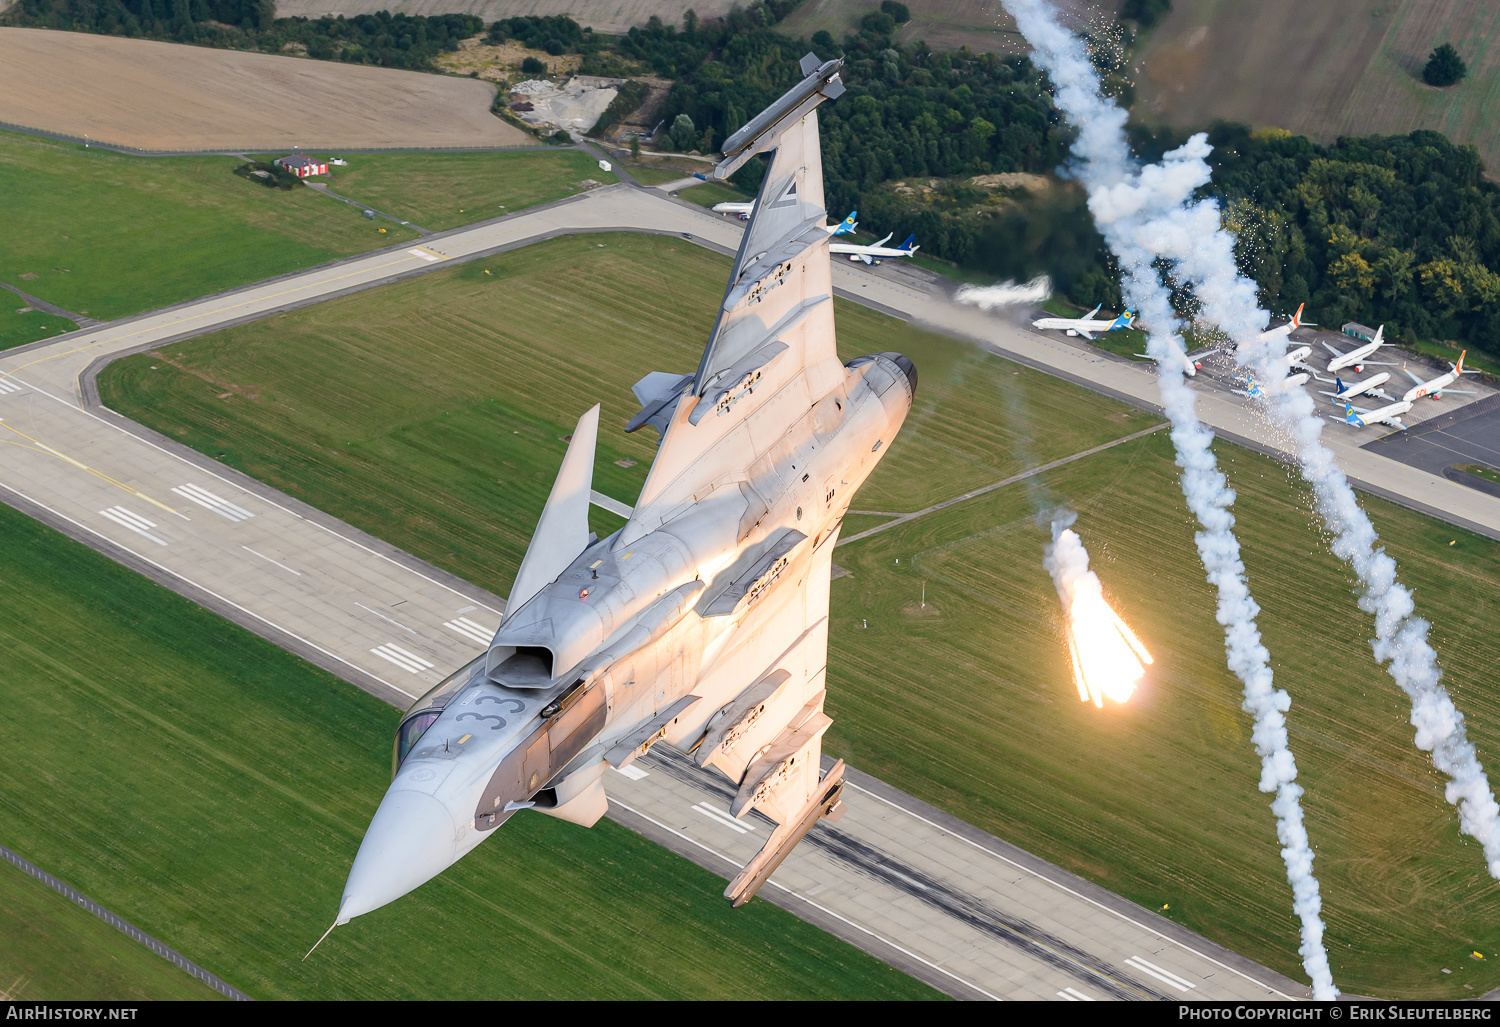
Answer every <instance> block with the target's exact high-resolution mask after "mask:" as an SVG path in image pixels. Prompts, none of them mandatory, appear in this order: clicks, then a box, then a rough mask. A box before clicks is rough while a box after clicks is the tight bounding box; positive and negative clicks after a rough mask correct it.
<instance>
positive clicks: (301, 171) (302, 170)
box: [276, 153, 328, 178]
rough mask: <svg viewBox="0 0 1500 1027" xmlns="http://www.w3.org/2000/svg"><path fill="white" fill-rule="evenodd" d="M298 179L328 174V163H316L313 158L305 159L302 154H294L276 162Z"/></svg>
mask: <svg viewBox="0 0 1500 1027" xmlns="http://www.w3.org/2000/svg"><path fill="white" fill-rule="evenodd" d="M276 163H277V164H280V165H281V166H282V167H284V168H286V169H287V170H288V171H290V172H291V173H292V174H294V175H296V176H297V177H298V178H311V177H312V176H313V175H326V174H328V164H327V162H326V161H316V160H313V159H312V158H311V157H304V156H302V154H300V153H294V154H293V155H292V156H290V157H282V158H280V159H279V160H277V161H276Z"/></svg>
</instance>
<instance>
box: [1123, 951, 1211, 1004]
mask: <svg viewBox="0 0 1500 1027" xmlns="http://www.w3.org/2000/svg"><path fill="white" fill-rule="evenodd" d="M1125 963H1126V964H1127V965H1128V966H1133V967H1135V968H1136V969H1137V970H1139V971H1140V972H1141V973H1143V974H1150V975H1151V976H1152V977H1155V978H1156V979H1157V980H1158V981H1161V982H1162V983H1163V984H1166V985H1169V986H1171V987H1173V988H1176V989H1177V990H1178V991H1180V992H1182V993H1183V994H1184V995H1185V994H1187V992H1188V991H1189V990H1190V989H1192V988H1196V987H1197V985H1196V984H1194V983H1192V982H1191V981H1185V980H1183V979H1182V978H1181V977H1178V976H1177V975H1176V974H1174V973H1173V972H1172V971H1170V970H1164V969H1162V968H1161V967H1159V966H1157V965H1156V964H1155V963H1148V962H1146V960H1144V959H1142V958H1141V957H1140V956H1131V957H1130V958H1129V959H1127V960H1125Z"/></svg>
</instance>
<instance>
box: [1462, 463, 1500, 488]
mask: <svg viewBox="0 0 1500 1027" xmlns="http://www.w3.org/2000/svg"><path fill="white" fill-rule="evenodd" d="M1458 469H1459V470H1460V471H1463V472H1464V473H1465V474H1472V475H1473V476H1474V477H1476V478H1483V479H1484V480H1485V481H1490V482H1494V483H1495V484H1496V485H1500V471H1497V470H1495V468H1493V467H1485V466H1484V465H1483V464H1460V465H1459V467H1458Z"/></svg>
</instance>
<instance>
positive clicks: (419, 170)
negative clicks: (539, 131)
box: [321, 150, 620, 232]
mask: <svg viewBox="0 0 1500 1027" xmlns="http://www.w3.org/2000/svg"><path fill="white" fill-rule="evenodd" d="M348 161H349V165H348V166H347V167H342V168H341V167H329V169H328V171H329V174H328V176H327V177H326V178H323V179H321V181H323V182H324V183H325V184H326V185H327V186H328V188H329V189H331V190H333V191H334V192H336V193H338V194H339V195H341V196H347V197H349V198H350V199H351V200H358V201H359V202H361V203H363V204H365V205H366V206H370V207H375V208H376V209H378V210H381V211H383V212H385V213H387V214H392V215H395V216H396V217H398V218H401V219H402V220H403V221H410V222H411V223H412V224H414V225H421V226H422V227H423V228H425V229H427V230H428V231H432V232H440V231H443V230H445V229H449V228H458V227H459V226H461V225H468V224H473V223H474V222H476V221H485V220H488V219H489V218H495V217H499V216H500V215H502V214H512V213H514V212H516V211H518V210H524V209H525V208H527V207H534V206H536V205H537V204H539V203H550V202H551V201H553V200H560V199H562V198H563V197H565V196H573V195H576V194H578V193H580V192H585V191H587V189H589V188H592V187H591V186H585V185H583V184H582V183H584V182H586V181H588V180H590V179H592V180H593V181H594V182H597V183H599V184H600V185H610V184H612V183H614V182H618V181H619V180H620V178H619V176H618V175H616V174H614V173H613V172H609V171H601V170H600V169H599V162H598V161H597V160H595V159H594V158H593V157H590V156H589V155H588V154H587V153H584V152H583V151H581V150H537V151H533V152H520V153H441V154H433V153H355V154H350V155H349V157H348Z"/></svg>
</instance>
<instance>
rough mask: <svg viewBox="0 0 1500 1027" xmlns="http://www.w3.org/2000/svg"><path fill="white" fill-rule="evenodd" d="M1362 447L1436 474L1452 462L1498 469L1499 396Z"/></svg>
mask: <svg viewBox="0 0 1500 1027" xmlns="http://www.w3.org/2000/svg"><path fill="white" fill-rule="evenodd" d="M1364 448H1365V449H1367V450H1369V451H1371V452H1373V453H1378V454H1379V455H1380V456H1383V457H1385V458H1386V459H1388V460H1399V461H1400V462H1401V463H1404V464H1408V465H1410V466H1412V467H1416V468H1419V469H1421V470H1424V471H1429V472H1433V473H1437V474H1441V473H1443V472H1444V471H1445V470H1446V469H1447V468H1449V467H1452V466H1454V465H1455V464H1482V465H1484V466H1486V467H1493V468H1497V469H1500V396H1489V397H1486V398H1485V399H1481V400H1479V401H1478V402H1476V403H1470V404H1468V405H1467V406H1464V407H1461V408H1459V409H1458V410H1454V411H1452V412H1450V413H1447V414H1443V415H1442V416H1440V417H1434V418H1432V419H1431V420H1427V421H1423V422H1422V423H1421V424H1415V425H1412V427H1411V428H1410V430H1408V431H1404V432H1395V433H1392V434H1390V435H1387V436H1385V437H1384V438H1381V439H1377V440H1376V441H1374V442H1370V443H1367V444H1366V445H1365V447H1364ZM1476 480H1478V479H1476Z"/></svg>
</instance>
